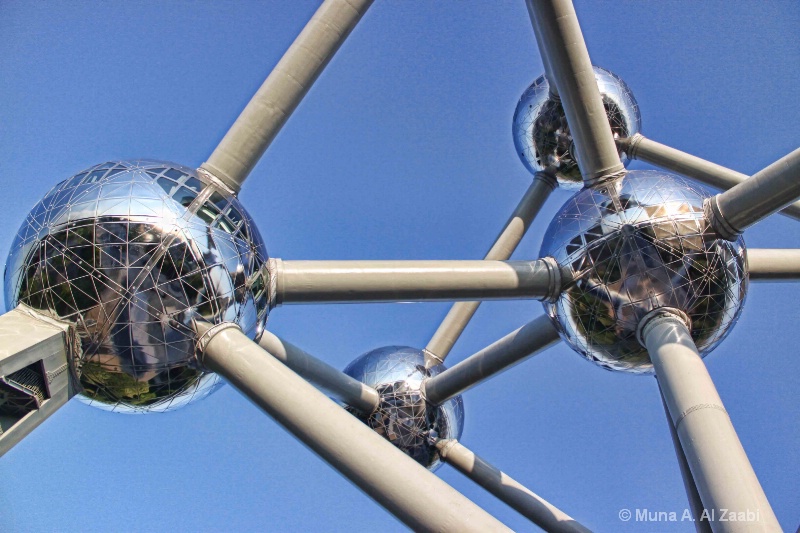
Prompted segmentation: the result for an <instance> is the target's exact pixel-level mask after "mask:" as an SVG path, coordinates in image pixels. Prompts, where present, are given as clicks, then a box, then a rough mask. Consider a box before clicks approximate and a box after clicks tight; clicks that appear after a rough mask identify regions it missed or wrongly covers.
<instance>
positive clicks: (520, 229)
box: [425, 172, 556, 368]
mask: <svg viewBox="0 0 800 533" xmlns="http://www.w3.org/2000/svg"><path fill="white" fill-rule="evenodd" d="M555 187H556V181H555V179H554V178H553V177H552V176H550V175H548V174H545V173H544V172H539V173H537V174H536V175H535V176H534V178H533V183H531V186H530V187H528V190H527V191H526V192H525V195H524V196H523V197H522V200H520V202H519V204H518V205H517V208H516V209H514V212H513V213H512V214H511V217H510V218H509V219H508V221H507V222H506V225H505V226H504V227H503V229H502V231H501V232H500V235H498V236H497V239H495V241H494V244H493V245H492V247H491V248H490V249H489V251H488V252H487V254H486V257H484V259H488V260H496V261H502V260H505V259H508V258H510V257H511V254H513V253H514V250H516V249H517V246H518V245H519V243H520V241H521V240H522V237H524V236H525V233H526V232H527V231H528V227H530V225H531V222H533V219H534V218H535V217H536V214H537V213H538V212H539V210H540V209H541V208H542V205H544V202H545V200H547V198H548V196H550V193H551V192H552V191H553V190H554V189H555ZM480 305H481V303H480V302H457V303H455V304H453V306H452V307H451V308H450V311H448V313H447V316H445V317H444V320H443V321H442V323H441V324H440V325H439V328H438V329H437V330H436V333H434V334H433V337H431V340H430V342H429V343H428V345H427V346H426V347H425V365H426V366H428V367H429V368H430V367H431V366H434V365H437V364H439V363H443V362H444V360H445V358H446V357H447V356H448V355H449V354H450V350H452V349H453V345H454V344H455V343H456V341H457V340H458V338H459V337H460V336H461V334H462V333H463V332H464V328H466V327H467V324H469V321H470V320H471V319H472V316H473V315H474V314H475V311H477V310H478V307H479V306H480Z"/></svg>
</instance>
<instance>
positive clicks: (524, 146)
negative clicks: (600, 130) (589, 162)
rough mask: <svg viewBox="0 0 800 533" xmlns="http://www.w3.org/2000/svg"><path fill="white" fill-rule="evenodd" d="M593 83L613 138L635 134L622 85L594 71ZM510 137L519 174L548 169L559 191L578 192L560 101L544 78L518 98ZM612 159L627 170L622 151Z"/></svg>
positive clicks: (635, 115) (634, 111)
mask: <svg viewBox="0 0 800 533" xmlns="http://www.w3.org/2000/svg"><path fill="white" fill-rule="evenodd" d="M594 77H595V80H596V81H597V88H598V89H599V90H600V97H601V98H602V100H603V107H604V108H605V112H606V117H607V118H608V123H609V125H610V126H611V133H612V134H613V136H614V138H615V139H616V138H621V137H630V136H633V135H634V134H636V133H638V132H639V130H640V129H641V127H642V116H641V112H640V111H639V105H638V104H637V103H636V98H634V96H633V93H632V92H631V90H630V89H629V88H628V85H627V84H626V83H625V82H624V81H622V79H621V78H620V77H619V76H617V75H616V74H614V73H613V72H609V71H608V70H606V69H603V68H600V67H594ZM513 134H514V146H515V147H516V149H517V155H519V157H520V159H521V160H522V163H523V164H524V165H525V168H527V169H528V170H529V171H531V172H533V173H535V172H539V171H542V170H545V169H547V168H554V169H555V170H556V179H557V180H558V185H559V186H560V187H562V188H564V189H569V190H577V189H580V188H581V187H583V178H582V177H581V171H580V169H579V168H578V160H577V158H576V155H575V153H574V151H575V145H574V144H573V141H572V133H571V132H570V128H569V125H568V124H567V117H566V115H565V113H564V106H563V105H562V103H561V99H559V98H558V97H557V96H554V95H553V93H552V91H551V87H550V82H549V81H548V80H547V77H546V76H540V77H538V78H537V79H536V80H535V81H534V82H533V83H532V84H531V86H530V87H528V88H527V89H526V90H525V92H524V93H522V97H520V99H519V103H517V109H516V111H514V121H513ZM618 153H619V156H620V158H621V160H622V162H623V163H625V165H626V166H627V163H628V157H627V156H626V154H625V152H624V150H623V149H622V148H619V149H618Z"/></svg>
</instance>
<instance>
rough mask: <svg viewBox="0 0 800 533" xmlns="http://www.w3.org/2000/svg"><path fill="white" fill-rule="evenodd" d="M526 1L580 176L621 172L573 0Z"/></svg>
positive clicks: (596, 178) (591, 179)
mask: <svg viewBox="0 0 800 533" xmlns="http://www.w3.org/2000/svg"><path fill="white" fill-rule="evenodd" d="M527 3H528V10H529V11H530V12H531V13H533V15H534V17H533V23H534V24H536V25H537V27H538V31H539V33H540V35H541V38H542V42H543V44H544V51H545V52H546V54H547V57H546V58H543V60H544V61H546V62H547V64H549V65H550V68H551V70H552V72H553V78H554V81H555V84H556V87H557V88H558V95H559V97H560V98H561V103H562V105H563V106H564V112H565V113H566V116H567V123H568V124H569V129H570V132H571V133H572V139H573V141H574V143H575V149H576V151H577V154H576V155H577V161H578V166H579V167H580V169H581V174H582V175H583V181H584V182H585V183H587V184H592V183H595V182H597V181H601V180H603V179H606V178H609V177H613V176H615V175H618V174H620V173H621V172H624V171H625V168H624V167H623V165H622V162H621V161H620V159H619V154H618V153H617V146H616V144H615V143H614V137H613V135H612V133H611V126H610V125H609V123H608V118H607V117H606V111H605V108H604V107H603V100H602V98H601V97H600V91H599V90H598V88H597V82H596V81H595V78H594V70H592V62H591V60H590V59H589V51H588V50H587V49H586V43H585V42H584V40H583V34H582V33H581V27H580V25H579V24H578V17H577V16H576V15H575V8H574V7H573V5H572V2H571V1H570V0H527Z"/></svg>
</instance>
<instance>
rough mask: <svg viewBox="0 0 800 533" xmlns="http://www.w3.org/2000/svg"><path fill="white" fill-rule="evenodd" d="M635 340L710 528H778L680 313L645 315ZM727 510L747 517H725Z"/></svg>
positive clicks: (660, 312)
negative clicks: (644, 350)
mask: <svg viewBox="0 0 800 533" xmlns="http://www.w3.org/2000/svg"><path fill="white" fill-rule="evenodd" d="M639 338H640V341H641V342H642V344H643V345H644V346H645V347H646V348H647V352H648V353H649V354H650V359H651V360H652V362H653V367H654V369H655V372H656V376H658V383H659V385H660V386H661V391H662V392H663V395H664V401H665V402H666V404H667V408H668V410H669V415H670V417H671V419H672V423H673V424H674V425H675V431H676V432H677V434H678V438H679V440H680V443H681V448H682V449H683V453H684V454H685V455H686V459H687V461H688V463H689V467H690V469H691V471H692V478H693V479H694V482H695V483H696V485H697V491H698V492H699V494H700V499H701V500H702V502H703V507H704V510H705V511H706V513H707V515H708V517H709V518H710V520H709V521H710V522H711V524H710V525H711V528H712V529H713V530H714V531H781V528H780V525H779V524H778V520H777V518H776V517H775V514H774V513H773V511H772V508H771V507H770V504H769V502H768V501H767V497H766V495H765V494H764V490H763V489H762V488H761V484H760V483H759V482H758V478H757V477H756V474H755V472H754V471H753V467H752V466H751V465H750V461H749V460H748V459H747V454H745V451H744V448H742V444H741V442H739V437H738V436H737V435H736V430H735V429H734V428H733V424H732V423H731V419H730V417H729V416H728V413H727V411H725V408H724V407H723V405H722V400H721V399H720V397H719V394H717V389H716V387H714V382H713V381H712V380H711V376H710V375H709V374H708V370H707V369H706V366H705V364H704V363H703V360H702V359H701V358H700V354H699V353H698V351H697V347H696V346H695V344H694V341H693V340H692V336H691V334H690V333H689V328H688V327H687V325H686V323H685V322H684V318H682V316H681V313H680V312H679V311H676V312H671V311H670V310H668V309H657V310H656V311H654V312H652V313H650V314H649V315H647V316H645V318H644V319H642V322H641V324H640V325H639ZM723 510H725V511H723ZM727 513H736V516H742V517H746V518H747V519H746V520H742V521H741V522H729V521H725V516H726V515H727ZM738 513H742V514H741V515H739V514H738ZM748 513H750V514H748Z"/></svg>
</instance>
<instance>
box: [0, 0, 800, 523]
mask: <svg viewBox="0 0 800 533" xmlns="http://www.w3.org/2000/svg"><path fill="white" fill-rule="evenodd" d="M316 5H317V2H313V1H291V2H290V1H288V0H285V1H271V2H269V1H261V2H255V1H253V2H234V1H229V2H210V1H203V2H185V1H181V2H177V1H173V2H153V1H144V0H142V1H137V2H127V3H123V2H121V1H114V2H78V1H72V2H47V3H43V2H23V1H5V2H2V4H1V5H0V183H2V185H3V194H2V197H1V198H0V201H2V205H3V209H2V210H0V226H2V227H3V228H5V230H4V231H3V232H2V233H0V250H2V253H3V254H5V253H6V251H7V250H8V248H9V246H10V243H11V239H12V237H13V235H14V232H15V230H16V228H17V227H18V226H19V224H20V223H21V222H22V220H23V218H24V216H25V214H26V213H27V211H28V209H30V207H31V206H33V204H34V203H35V202H36V201H37V200H38V199H39V198H40V197H41V196H42V195H43V194H44V193H45V192H46V191H47V190H48V189H49V188H50V187H51V186H52V185H54V184H55V183H57V182H58V181H60V180H62V179H65V178H67V177H69V176H70V175H72V174H74V173H76V172H77V171H79V170H81V169H83V168H86V167H88V166H91V165H94V164H96V163H100V162H102V161H106V160H111V159H124V158H135V157H149V158H159V159H167V160H172V161H175V162H178V163H181V164H184V165H188V166H195V167H196V166H198V165H199V164H200V163H202V162H203V161H204V160H205V158H206V157H207V156H208V155H209V154H210V153H211V151H212V150H213V148H214V146H215V145H216V143H217V142H218V141H219V139H221V137H222V135H223V134H224V133H225V131H226V130H227V128H228V127H229V126H230V124H231V123H232V122H233V120H234V119H235V117H236V116H237V114H238V113H239V111H240V110H241V108H242V107H243V106H244V104H245V103H246V102H247V101H248V100H249V98H250V96H251V95H252V93H253V92H254V91H255V89H256V88H257V87H258V86H259V85H260V83H261V82H262V81H263V79H264V77H265V76H266V74H267V73H268V72H269V71H270V69H271V68H272V66H273V65H274V64H275V63H276V62H277V60H278V59H279V58H280V56H281V55H282V53H283V52H284V51H285V49H286V48H287V47H288V46H289V44H290V43H291V42H292V40H293V39H294V37H295V36H296V34H297V33H298V32H299V31H300V29H301V28H302V27H303V25H304V24H305V22H306V21H307V20H308V19H309V18H310V16H311V14H312V13H313V11H314V10H315V8H316ZM576 8H577V11H578V15H579V18H580V20H581V24H582V26H583V29H584V33H585V36H586V40H587V42H588V46H589V51H590V53H591V55H592V58H593V61H594V62H595V63H596V64H598V65H600V66H603V67H605V68H608V69H610V70H612V71H613V72H615V73H617V74H619V75H620V76H622V77H623V79H625V80H626V81H627V83H628V84H629V85H630V87H631V88H632V90H633V91H634V94H635V95H636V97H637V99H638V101H639V104H640V106H641V108H642V115H643V129H642V132H643V133H644V134H645V135H647V136H648V137H650V138H652V139H654V140H657V141H660V142H664V143H666V144H669V145H672V146H675V147H677V148H680V149H683V150H686V151H688V152H690V153H693V154H696V155H699V156H702V157H705V158H707V159H709V160H711V161H714V162H717V163H720V164H723V165H726V166H728V167H730V168H733V169H736V170H739V171H741V172H744V173H748V174H751V173H753V172H755V171H757V170H759V169H760V168H762V167H764V166H766V165H768V164H769V163H771V162H772V161H774V160H775V159H777V158H779V157H781V156H783V155H785V154H787V153H788V152H790V151H791V150H792V149H794V148H796V147H797V146H798V144H799V143H798V137H800V129H799V128H798V125H797V124H798V112H797V86H798V82H800V61H798V59H800V37H798V33H797V28H798V27H800V5H798V4H797V3H796V2H792V1H785V2H779V1H769V2H764V1H753V2H730V1H726V2H723V1H714V2H688V1H686V2H635V1H624V2H600V1H578V2H576ZM541 72H542V66H541V61H540V59H539V56H538V53H537V50H536V46H535V42H534V38H533V32H532V30H531V27H530V23H529V21H528V16H527V12H526V9H525V6H524V2H523V1H522V0H515V1H502V2H490V1H435V2H434V1H426V2H403V1H399V0H394V1H387V0H384V1H379V2H376V5H374V6H373V7H372V9H371V10H370V12H369V13H368V14H367V15H366V17H365V18H364V19H363V20H362V22H361V24H360V25H359V26H358V28H357V29H356V30H355V32H354V33H353V34H352V36H351V37H350V39H349V40H348V42H347V43H346V44H345V46H344V47H343V48H342V50H341V51H340V52H339V54H338V55H337V56H336V58H335V59H334V60H333V61H332V62H331V64H330V65H329V67H328V69H327V70H326V72H325V73H324V74H323V75H322V77H321V78H320V80H319V81H318V82H317V84H316V85H315V87H314V88H313V89H312V91H311V92H310V93H309V95H308V97H307V98H306V100H305V101H304V102H303V103H302V105H301V106H300V108H299V109H298V110H297V112H296V113H295V114H294V116H293V117H292V118H291V120H290V121H289V123H288V124H287V125H286V127H285V128H284V130H283V131H282V133H281V134H280V135H279V136H278V138H277V140H276V141H275V142H274V144H273V145H272V147H271V148H270V150H269V151H268V153H267V154H266V156H265V157H264V159H263V160H262V162H261V164H260V165H259V166H258V167H257V168H256V170H255V172H254V173H253V174H252V175H251V177H250V179H249V181H248V182H247V184H246V185H245V187H244V189H243V191H242V193H241V199H242V201H243V202H244V204H245V205H246V206H247V207H248V208H249V210H250V212H251V214H252V215H253V217H254V218H255V220H256V222H257V223H258V225H259V227H260V229H261V232H262V234H263V236H264V238H265V241H266V243H267V246H268V249H269V251H270V253H271V255H273V256H276V257H281V258H286V259H474V258H480V257H482V256H483V254H484V253H485V251H486V250H487V249H488V247H489V245H490V244H491V242H492V241H493V239H494V237H495V236H496V234H497V231H498V230H499V229H500V227H501V225H502V224H503V222H504V221H505V220H506V218H507V216H508V214H509V213H510V212H511V210H512V209H513V207H514V206H515V205H516V203H517V201H518V200H519V198H520V197H521V195H522V194H523V192H524V191H525V189H526V188H527V186H528V184H529V183H530V179H531V176H530V175H529V174H528V173H527V171H526V170H525V169H524V167H523V166H522V164H521V163H520V162H519V160H518V159H517V156H516V154H515V151H514V146H513V142H512V138H511V117H512V114H513V111H514V107H515V105H516V102H517V100H518V98H519V96H520V94H521V93H522V91H523V90H524V89H525V88H526V87H527V85H528V84H529V83H530V82H531V81H532V80H533V79H534V78H536V77H537V76H538V75H539V74H541ZM632 168H647V167H646V166H645V165H643V164H641V163H636V162H634V164H633V167H632ZM567 197H568V193H566V192H561V191H558V192H556V193H555V194H554V195H553V196H552V197H551V198H550V200H549V201H548V203H547V205H546V206H545V208H544V209H543V211H542V213H541V214H540V216H539V218H538V219H537V221H536V222H535V224H534V225H533V226H532V228H531V230H530V232H529V234H528V236H527V237H526V239H525V240H524V241H523V243H522V245H521V246H520V248H519V250H518V252H517V254H516V255H515V257H516V258H521V259H530V258H535V257H536V256H537V254H538V249H539V246H540V243H541V236H542V234H543V233H544V229H545V228H546V226H547V223H548V222H549V220H550V219H551V218H552V216H553V215H554V213H555V212H556V210H557V209H558V207H559V206H560V205H561V204H562V203H563V202H564V201H565V200H566V199H567ZM798 229H800V226H798V223H797V222H795V221H792V220H790V219H786V218H783V217H780V216H773V217H772V218H770V219H769V220H767V221H765V222H763V223H761V224H759V225H757V226H756V227H754V228H752V229H751V230H748V232H747V234H746V239H747V244H748V245H749V246H751V247H798V246H800V237H799V236H798ZM798 291H800V287H798V286H796V285H787V284H761V285H753V286H751V290H750V293H749V296H748V300H747V302H746V305H745V309H744V312H743V314H742V317H741V320H740V321H739V324H738V325H737V327H736V328H735V329H734V331H733V333H732V334H731V335H730V337H729V338H728V340H727V341H726V342H725V343H723V344H722V346H721V347H720V348H718V349H717V350H716V351H715V352H714V353H713V354H711V355H710V356H709V357H708V358H707V359H706V362H707V363H708V365H709V368H710V371H711V374H712V376H713V377H714V379H715V381H716V384H717V387H718V389H719V391H720V394H721V396H722V398H723V401H724V402H725V405H726V407H727V409H728V411H729V412H730V414H731V417H732V419H733V421H734V424H735V425H736V428H737V430H738V433H739V436H740V438H741V440H742V443H743V445H744V447H745V449H746V450H747V452H748V454H749V457H750V460H751V462H752V463H753V466H754V468H755V470H756V472H757V474H758V476H759V479H760V480H761V483H762V485H763V487H764V489H765V491H766V493H767V495H768V497H769V498H770V500H771V503H772V505H773V508H774V510H775V512H776V514H777V516H778V518H779V520H780V521H781V524H782V526H783V528H784V529H786V530H792V531H793V530H795V528H796V527H797V525H798V522H799V521H800V498H798V494H800V487H798V479H799V478H800V454H798V446H799V445H800V424H798V421H800V406H799V405H798V402H797V376H798V375H799V374H798V371H800V358H798V350H797V341H796V331H797V322H798V319H799V318H800V312H799V311H798V307H797V298H798ZM448 307H449V304H408V305H390V304H381V305H327V306H290V307H282V308H278V309H277V310H275V311H273V313H272V315H271V317H270V321H269V328H270V329H271V330H273V331H274V332H276V333H277V334H279V335H281V336H283V337H284V338H286V339H288V340H291V341H292V342H294V343H296V344H298V345H300V346H301V347H303V348H305V349H306V350H308V351H309V352H311V353H313V354H316V355H318V356H319V357H321V358H323V359H325V360H326V361H328V362H330V363H332V364H333V365H335V366H338V367H340V368H342V367H344V366H345V365H346V364H347V363H348V362H350V361H351V360H352V359H354V358H355V357H356V356H358V355H359V354H361V353H363V352H365V351H367V350H371V349H373V348H377V347H379V346H384V345H388V344H407V345H412V346H416V347H420V348H421V347H423V346H424V345H425V344H426V343H427V341H428V339H429V338H430V336H431V334H432V333H433V332H434V330H435V329H436V327H437V325H438V324H439V322H440V320H441V319H442V318H443V317H444V315H445V313H446V311H447V309H448ZM541 313H542V309H541V304H539V303H538V302H535V301H533V302H530V301H520V302H497V303H490V304H484V305H483V306H482V307H481V308H480V310H479V311H478V313H477V315H476V316H475V318H474V320H473V322H472V323H471V325H470V326H469V327H468V329H467V330H466V332H465V334H464V335H463V337H462V339H461V340H460V341H459V343H458V344H457V345H456V347H455V349H454V351H453V353H452V354H451V356H450V360H449V362H450V364H453V363H455V362H457V361H459V360H461V359H463V358H464V357H466V356H468V355H470V354H471V353H473V352H475V351H477V350H478V349H480V348H482V347H483V346H485V345H487V344H490V343H491V342H493V341H494V340H496V339H497V338H499V337H501V336H503V335H505V334H506V333H508V332H510V331H512V330H513V329H516V328H517V327H519V326H520V325H522V324H524V323H525V322H527V321H529V320H531V319H533V318H535V317H536V316H539V315H540V314H541ZM464 400H465V409H466V425H465V432H464V436H463V439H462V441H463V442H464V444H466V445H467V446H469V447H470V448H472V449H473V450H474V451H476V452H477V453H479V454H481V455H482V456H484V457H485V458H486V459H488V460H489V461H491V462H493V463H495V464H496V465H497V466H498V467H500V468H502V469H504V470H505V471H507V472H508V473H509V474H510V475H511V476H513V477H515V478H516V479H518V480H519V481H521V482H522V483H524V484H525V485H527V486H528V487H529V488H531V489H532V490H534V491H535V492H537V493H539V494H540V495H542V496H543V497H545V498H547V499H548V500H550V501H551V502H552V503H554V504H555V505H557V506H559V507H561V508H562V509H563V510H565V511H566V512H567V513H569V514H571V515H572V516H573V517H575V518H576V519H578V520H580V521H581V522H583V523H584V524H586V525H587V526H589V527H591V528H593V529H596V530H599V531H692V530H693V528H692V525H691V524H689V523H677V524H664V523H661V524H642V523H639V524H637V523H634V522H630V523H624V522H620V520H619V519H618V512H619V510H620V509H622V508H628V509H636V508H648V509H650V510H659V511H676V512H678V514H679V515H680V513H681V512H682V511H683V509H684V508H685V507H687V502H686V497H685V495H684V490H683V485H682V482H681V478H680V474H679V471H678V466H677V463H676V459H675V455H674V452H673V449H672V443H671V441H670V437H669V432H668V429H667V425H666V421H665V416H664V413H663V410H662V406H661V401H660V399H659V395H658V391H657V388H656V383H655V380H654V379H653V378H651V377H638V376H629V375H622V374H613V373H610V372H606V371H603V370H601V369H600V368H598V367H596V366H594V365H592V364H590V363H588V362H586V361H585V360H583V359H582V358H580V357H579V356H578V355H576V354H574V353H573V352H571V351H570V350H569V349H568V348H567V347H566V346H564V345H563V344H562V345H560V346H557V347H555V348H552V349H550V350H549V351H547V352H545V353H543V354H541V355H539V356H537V357H535V358H533V359H531V360H529V361H527V362H525V363H524V364H522V365H519V366H518V367H516V368H515V369H514V370H512V371H510V372H507V373H505V374H503V375H501V376H499V377H497V378H495V379H494V380H491V381H489V382H487V383H485V384H483V385H481V386H479V387H476V388H475V389H473V390H471V391H469V392H468V393H467V394H466V395H465V398H464ZM438 473H439V475H441V476H442V477H443V478H444V479H446V480H447V481H448V482H451V483H452V484H453V485H454V486H455V487H456V488H457V489H458V490H460V491H462V492H463V493H464V494H466V495H467V496H469V497H470V498H473V499H474V500H475V501H476V502H478V503H479V504H480V505H482V506H483V507H485V508H486V509H487V510H489V511H490V512H492V513H493V514H495V515H496V516H498V517H499V518H500V519H501V520H503V521H504V522H505V523H506V524H508V525H509V526H511V527H512V528H514V529H518V530H531V529H533V527H532V526H531V525H530V524H529V523H528V522H526V521H525V520H523V519H522V518H521V517H519V516H518V515H517V514H515V513H514V512H513V511H511V510H510V509H509V508H507V507H505V506H504V505H503V504H502V503H499V502H498V501H496V500H495V499H494V498H493V497H491V496H490V495H488V494H486V493H485V492H483V491H482V490H481V489H480V488H478V487H476V486H474V485H472V484H471V483H470V482H469V481H468V480H466V479H465V478H462V477H461V476H460V475H459V474H458V473H456V472H454V471H453V470H451V469H450V468H449V467H447V466H444V467H443V468H441V469H440V470H439V472H438ZM0 529H2V530H4V531H163V530H172V531H234V530H235V531H265V530H267V531H286V530H297V531H299V530H314V531H367V530H381V531H395V530H401V529H402V526H401V524H400V523H398V522H396V521H395V520H394V519H393V518H392V517H391V516H390V515H389V514H387V513H386V512H385V511H383V510H382V509H381V508H380V507H378V506H377V505H376V504H374V503H373V502H372V501H371V500H369V499H368V498H367V497H366V496H364V495H363V494H362V493H360V492H359V491H358V490H357V489H355V488H354V487H353V486H352V485H350V484H349V483H348V482H347V481H346V480H345V479H344V478H342V477H340V476H339V475H338V474H337V473H336V472H334V471H333V470H331V469H330V468H329V467H328V466H327V465H326V464H325V463H323V462H322V461H321V460H320V459H318V458H317V457H316V456H314V455H313V454H312V453H311V452H309V451H308V450H306V449H305V448H304V447H303V446H302V445H301V444H299V443H298V442H296V441H295V440H294V439H293V438H292V437H291V436H289V435H288V434H286V433H285V432H284V431H283V430H282V429H281V428H280V427H279V426H277V425H276V424H275V423H274V422H272V420H271V419H269V418H268V417H266V416H264V415H262V414H261V412H260V411H258V410H257V409H256V408H255V407H254V406H253V405H251V404H250V403H249V402H248V401H246V400H245V399H244V398H243V397H241V396H240V395H239V394H238V393H237V392H236V391H235V390H233V389H232V388H231V387H224V388H223V389H221V390H220V391H218V392H217V393H216V394H214V395H213V396H211V397H209V398H207V399H206V400H205V401H203V402H201V403H198V404H195V405H191V406H189V407H187V408H185V409H183V410H180V411H177V412H174V413H169V414H162V415H151V416H140V417H136V416H123V415H118V414H111V413H106V412H102V411H99V410H96V409H92V408H90V407H87V406H84V405H82V404H79V403H78V402H76V401H74V402H70V403H69V404H68V405H67V406H66V407H64V408H63V409H61V410H60V411H59V412H58V413H57V414H56V415H55V416H53V417H52V418H51V419H50V420H48V421H47V423H46V424H44V425H43V426H41V427H40V428H39V429H37V430H36V431H35V432H34V433H33V434H32V435H31V436H29V437H28V438H27V439H26V440H25V441H24V442H23V443H22V444H20V445H19V446H17V447H16V448H15V449H14V450H12V451H11V452H10V453H8V454H7V455H6V456H4V457H3V458H2V459H0Z"/></svg>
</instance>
